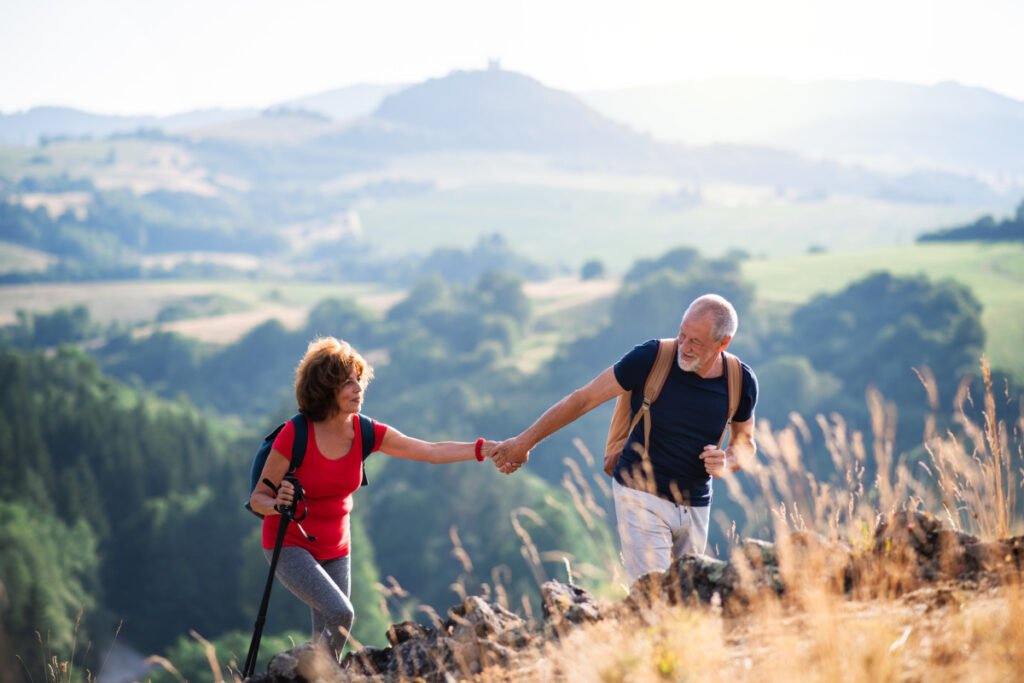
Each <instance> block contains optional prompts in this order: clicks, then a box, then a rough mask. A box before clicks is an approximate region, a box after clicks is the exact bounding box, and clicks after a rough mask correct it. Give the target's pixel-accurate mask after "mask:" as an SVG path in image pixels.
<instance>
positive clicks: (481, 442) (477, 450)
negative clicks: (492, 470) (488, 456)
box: [473, 437, 484, 462]
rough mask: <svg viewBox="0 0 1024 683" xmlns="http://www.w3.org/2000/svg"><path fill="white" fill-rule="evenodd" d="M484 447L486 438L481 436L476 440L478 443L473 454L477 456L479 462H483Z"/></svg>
mask: <svg viewBox="0 0 1024 683" xmlns="http://www.w3.org/2000/svg"><path fill="white" fill-rule="evenodd" d="M483 447H484V439H483V437H480V438H479V439H477V440H476V445H475V446H473V455H475V456H476V461H477V462H483V461H484V454H483Z"/></svg>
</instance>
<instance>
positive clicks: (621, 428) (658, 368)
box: [604, 338, 676, 476]
mask: <svg viewBox="0 0 1024 683" xmlns="http://www.w3.org/2000/svg"><path fill="white" fill-rule="evenodd" d="M675 355H676V340H675V338H672V339H662V340H661V341H660V343H659V344H658V353H657V355H656V356H655V357H654V365H652V366H651V369H650V371H649V372H648V373H647V379H646V380H645V381H644V400H643V402H642V403H641V404H640V408H639V409H638V410H637V411H636V413H635V414H634V415H633V419H632V420H630V418H629V414H630V411H631V410H632V406H631V400H632V395H633V394H632V392H630V391H627V392H626V393H624V394H620V395H619V397H618V399H616V401H615V410H614V412H613V413H612V421H611V424H610V425H609V426H608V440H607V442H606V443H605V453H604V471H605V472H606V473H607V474H608V476H612V472H613V471H614V470H615V464H616V463H617V462H618V460H619V456H620V455H622V448H623V447H624V446H625V444H626V441H627V440H628V439H629V435H630V434H632V433H633V430H634V429H636V425H637V423H639V422H640V420H641V419H643V421H644V445H643V457H645V458H646V457H647V444H648V443H649V442H650V438H651V405H652V404H653V403H654V402H655V401H657V400H658V396H659V395H661V390H662V388H663V387H664V386H665V380H666V379H667V378H668V373H669V371H670V370H671V369H672V361H673V359H674V358H675Z"/></svg>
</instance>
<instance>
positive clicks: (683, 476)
mask: <svg viewBox="0 0 1024 683" xmlns="http://www.w3.org/2000/svg"><path fill="white" fill-rule="evenodd" d="M658 344H659V341H658V340H657V339H651V340H650V341H647V342H644V343H643V344H640V345H639V346H637V347H635V348H634V349H633V350H632V351H630V352H629V353H627V354H626V355H625V356H623V357H622V358H621V359H620V360H619V362H617V363H616V364H615V367H614V370H615V379H616V380H618V382H619V385H620V386H622V388H623V389H625V390H627V391H632V392H633V394H632V397H631V408H632V412H631V416H630V417H632V416H633V415H635V414H636V411H637V410H638V409H639V408H640V406H641V405H642V404H643V398H644V397H643V394H644V382H646V381H647V375H648V373H649V372H650V371H651V368H652V367H653V366H654V359H655V357H656V356H657V354H658ZM740 365H741V367H742V369H743V388H742V390H741V392H740V403H739V407H738V408H737V409H736V414H735V415H734V416H733V421H735V422H746V421H747V420H749V419H750V418H751V417H753V415H754V406H755V405H756V404H757V378H756V377H755V376H754V373H753V371H752V370H751V369H750V368H749V367H748V366H747V365H746V364H745V363H741V364H740ZM727 373H728V367H727V366H726V367H725V369H724V372H723V373H722V375H721V376H719V377H713V378H709V379H705V378H703V377H701V376H700V375H698V374H697V373H695V372H686V371H685V370H683V369H682V368H680V367H679V363H678V362H676V361H675V360H673V362H672V368H671V369H670V370H669V373H668V377H667V378H666V379H665V386H664V387H663V388H662V390H661V394H660V395H659V396H658V400H656V401H655V402H654V404H653V405H652V406H651V445H650V448H649V450H648V454H649V455H650V459H651V466H652V467H653V470H654V481H655V484H656V486H657V494H658V496H659V497H660V498H664V499H666V500H670V501H673V502H676V503H679V502H681V503H683V504H685V505H691V506H693V507H704V506H706V505H710V504H711V476H710V475H709V474H708V473H707V470H706V469H704V461H703V460H701V459H700V454H701V453H702V452H703V451H704V446H706V445H707V444H717V443H718V439H719V438H720V437H721V436H722V430H723V429H725V418H726V413H728V412H729V384H728V379H727ZM643 441H644V421H643V420H640V421H639V422H638V423H637V425H636V428H635V429H634V430H633V433H632V434H630V435H629V438H628V439H626V445H625V447H624V448H623V450H622V456H621V457H620V458H619V462H618V464H617V465H616V466H615V473H614V474H615V479H616V481H618V482H619V483H620V484H623V485H626V480H627V479H629V478H631V477H636V476H637V475H639V474H640V472H641V469H640V464H641V456H640V451H638V450H637V448H634V447H633V444H634V443H635V444H637V446H638V448H641V447H642V445H643ZM673 484H674V485H673ZM675 491H678V493H676V492H675ZM680 496H681V497H682V500H681V501H680V500H679V498H680Z"/></svg>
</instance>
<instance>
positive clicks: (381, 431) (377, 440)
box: [371, 422, 388, 453]
mask: <svg viewBox="0 0 1024 683" xmlns="http://www.w3.org/2000/svg"><path fill="white" fill-rule="evenodd" d="M387 433H388V426H387V425H386V424H381V423H380V422H374V423H373V451H371V453H372V452H374V451H379V450H380V447H381V444H383V443H384V435H385V434H387Z"/></svg>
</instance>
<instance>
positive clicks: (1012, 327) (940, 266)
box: [743, 242, 1024, 377]
mask: <svg viewBox="0 0 1024 683" xmlns="http://www.w3.org/2000/svg"><path fill="white" fill-rule="evenodd" d="M875 271H889V272H891V273H894V274H896V275H916V274H920V275H925V276H927V277H928V278H930V279H933V280H939V279H953V280H956V281H957V282H960V283H962V284H964V285H966V286H967V287H969V288H970V289H971V291H973V292H974V296H975V297H977V299H978V301H979V302H980V303H981V305H982V322H983V323H984V325H985V330H986V332H987V339H986V345H985V346H986V352H987V354H988V356H989V360H990V361H991V363H992V365H993V366H994V367H997V368H1002V369H1004V370H1008V371H1011V372H1013V373H1014V374H1015V375H1016V376H1017V377H1024V358H1021V356H1020V353H1019V351H1020V348H1021V345H1022V343H1024V244H1014V243H976V242H961V243H946V244H913V245H910V246H903V247H881V248H876V249H864V250H861V251H842V252H839V251H836V252H823V253H815V254H801V255H798V256H788V257H778V258H772V259H753V260H750V261H747V262H745V263H744V265H743V273H744V275H745V276H746V277H747V278H748V279H749V280H751V281H752V282H754V283H755V285H756V287H757V298H758V300H759V301H760V302H761V303H763V304H766V305H769V306H771V305H781V306H793V305H797V304H800V303H803V302H805V301H807V300H809V299H810V298H811V297H813V296H814V295H816V294H823V293H830V292H836V291H838V290H840V289H842V288H843V287H845V286H846V285H847V284H849V283H850V282H852V281H854V280H858V279H860V278H862V277H864V276H865V275H867V274H869V273H872V272H875Z"/></svg>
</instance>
